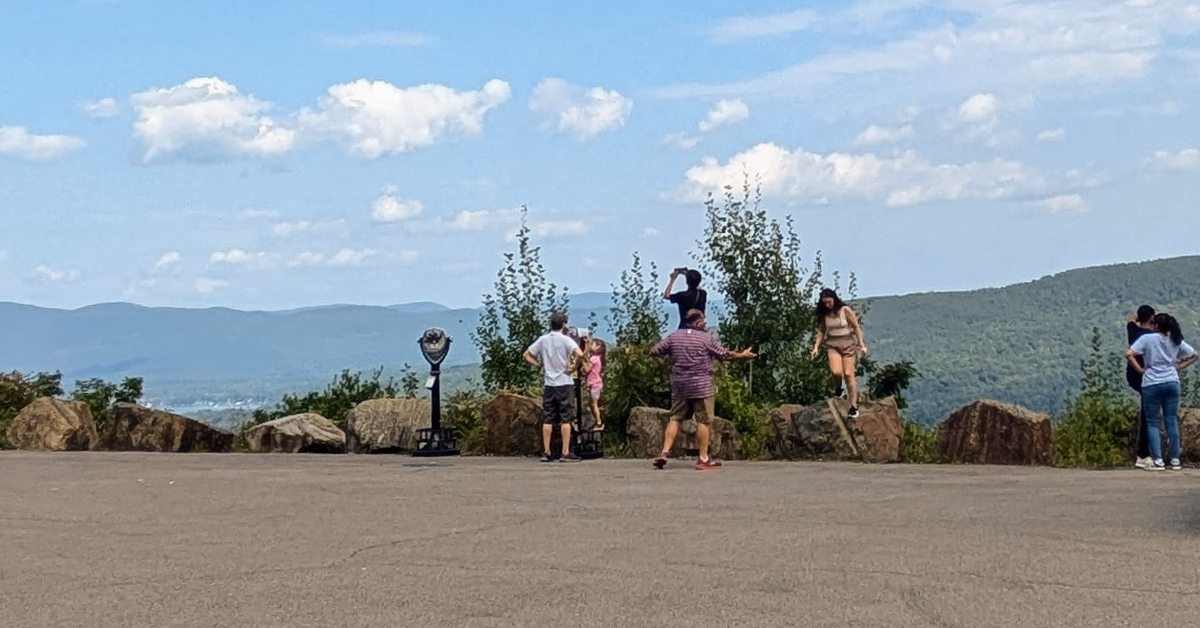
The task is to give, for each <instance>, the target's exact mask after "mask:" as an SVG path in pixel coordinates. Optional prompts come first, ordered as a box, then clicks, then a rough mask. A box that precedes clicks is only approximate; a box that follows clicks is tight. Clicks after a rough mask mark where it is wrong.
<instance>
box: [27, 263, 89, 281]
mask: <svg viewBox="0 0 1200 628" xmlns="http://www.w3.org/2000/svg"><path fill="white" fill-rule="evenodd" d="M33 274H34V275H35V276H37V277H38V278H40V279H43V280H45V281H48V282H50V283H63V282H67V281H74V280H75V278H76V277H78V276H79V273H77V272H76V271H74V270H58V269H54V268H50V267H49V266H46V265H45V264H38V266H37V267H36V268H34V269H33Z"/></svg>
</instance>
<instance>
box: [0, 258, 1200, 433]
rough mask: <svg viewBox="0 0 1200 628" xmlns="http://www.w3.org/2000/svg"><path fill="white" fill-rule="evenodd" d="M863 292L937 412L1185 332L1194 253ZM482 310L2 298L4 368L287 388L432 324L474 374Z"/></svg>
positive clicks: (889, 344)
mask: <svg viewBox="0 0 1200 628" xmlns="http://www.w3.org/2000/svg"><path fill="white" fill-rule="evenodd" d="M867 302H868V311H867V314H866V317H865V323H866V329H867V335H868V341H869V342H870V344H871V348H872V351H873V353H874V356H875V357H876V358H877V359H878V360H880V361H892V360H897V359H910V360H913V361H914V362H915V363H916V365H917V367H918V369H919V370H920V371H921V373H922V374H923V377H922V378H921V379H920V380H918V381H917V382H916V384H915V385H914V387H913V390H912V391H911V394H910V398H911V399H910V402H911V404H912V405H911V408H910V410H909V412H908V414H909V415H910V416H913V417H915V418H918V419H920V420H924V421H933V420H937V419H940V418H941V417H942V416H944V415H945V413H946V412H948V411H949V410H951V409H953V408H954V407H956V406H957V405H959V404H962V403H965V402H968V401H971V400H973V399H976V398H980V397H994V398H998V399H1002V400H1005V401H1011V402H1015V403H1020V404H1023V405H1027V406H1029V407H1032V408H1035V409H1041V410H1047V411H1057V410H1059V409H1061V408H1062V407H1063V405H1064V404H1065V403H1066V401H1067V399H1068V398H1069V397H1070V395H1071V394H1073V393H1074V391H1075V387H1076V386H1077V385H1078V381H1079V374H1078V366H1079V361H1080V360H1081V359H1082V358H1083V357H1084V356H1085V355H1086V352H1087V341H1088V337H1089V332H1090V329H1091V327H1092V326H1094V325H1095V326H1100V327H1101V328H1102V329H1103V330H1104V332H1105V339H1106V342H1107V345H1106V347H1107V349H1108V350H1110V351H1111V352H1112V355H1113V359H1114V360H1117V359H1118V356H1119V352H1120V349H1121V343H1122V341H1123V331H1122V329H1123V328H1122V324H1123V320H1124V317H1125V316H1126V314H1127V312H1128V311H1129V310H1130V309H1132V308H1133V307H1136V306H1137V305H1138V304H1139V303H1143V302H1145V303H1151V304H1154V305H1156V306H1161V307H1163V308H1164V309H1167V310H1170V311H1172V312H1174V313H1176V315H1177V316H1178V317H1179V318H1180V321H1181V322H1182V323H1183V325H1184V333H1185V334H1188V333H1195V331H1196V330H1197V320H1198V319H1200V315H1198V313H1200V256H1197V257H1182V258H1174V259H1168V260H1159V261H1154V262H1145V263H1139V264H1121V265H1114V266H1103V267H1094V268H1085V269H1079V270H1072V271H1068V272H1064V273H1060V274H1057V275H1054V276H1050V277H1045V278H1042V279H1039V280H1037V281H1032V282H1028V283H1022V284H1017V285H1013V286H1008V287H1004V288H991V289H984V290H972V291H966V292H944V293H927V294H912V295H905V296H894V297H878V298H872V299H868V300H867ZM610 303H611V295H609V294H606V293H586V294H579V295H573V296H572V297H571V311H572V319H573V322H575V323H578V324H581V325H583V324H587V323H588V322H589V321H590V320H595V321H596V322H597V323H599V325H600V330H599V333H600V334H601V335H608V333H607V331H608V330H607V329H606V326H605V325H604V316H605V314H607V312H608V307H609V304H610ZM673 316H674V313H673V312H672V317H673ZM478 317H479V311H478V310H477V309H452V308H448V307H446V306H443V305H440V304H438V303H430V302H420V303H406V304H401V305H394V306H390V307H384V306H363V305H328V306H319V307H308V308H300V309H293V310H286V311H278V312H261V311H239V310H232V309H227V308H209V309H182V308H157V307H155V308H151V307H143V306H138V305H131V304H128V303H108V304H101V305H93V306H88V307H84V308H80V309H77V310H59V309H50V308H41V307H35V306H30V305H20V304H15V303H0V369H3V370H12V369H17V370H21V371H38V370H50V371H53V370H61V371H62V372H63V374H64V380H66V381H67V382H68V383H69V382H71V381H72V380H75V379H82V378H86V377H102V378H105V379H110V380H113V379H119V378H121V377H124V376H129V375H136V376H141V377H144V378H145V380H146V392H147V398H148V399H151V400H154V401H156V402H158V403H160V404H167V405H176V406H186V405H195V404H197V403H200V402H208V403H212V402H221V401H227V400H249V401H252V402H254V401H263V400H272V401H273V400H275V399H277V398H278V397H279V395H280V394H282V393H283V392H289V391H302V390H308V389H309V388H311V387H314V386H320V385H322V384H323V383H324V382H327V381H328V380H329V379H330V378H331V376H332V375H334V374H336V373H337V372H339V371H341V370H342V369H345V368H349V369H352V370H368V369H371V368H375V367H378V366H384V367H386V368H387V369H388V371H389V372H391V373H395V372H397V371H398V369H399V368H400V366H401V365H402V364H403V363H405V362H407V363H409V364H412V365H413V366H414V367H417V369H418V370H422V369H423V368H424V365H425V363H424V360H423V359H422V358H421V355H420V351H419V350H418V348H417V344H416V342H417V337H418V336H419V335H420V333H421V331H422V330H423V329H425V328H427V327H435V326H436V327H443V328H445V329H446V331H447V332H448V333H449V334H450V336H451V337H452V338H454V345H453V347H452V349H451V351H450V355H449V357H448V358H447V361H446V364H447V365H448V366H456V367H458V368H456V369H454V373H455V374H456V375H455V376H456V377H459V378H467V377H470V376H472V375H474V374H475V373H477V369H476V368H473V367H471V365H473V364H476V363H477V362H478V355H477V354H476V352H475V348H474V346H473V344H472V343H471V340H470V330H473V329H474V327H475V325H476V324H477V322H478ZM67 387H68V388H69V385H68V386H67Z"/></svg>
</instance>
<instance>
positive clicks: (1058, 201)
mask: <svg viewBox="0 0 1200 628" xmlns="http://www.w3.org/2000/svg"><path fill="white" fill-rule="evenodd" d="M1036 204H1037V205H1038V206H1040V207H1041V208H1043V209H1045V210H1046V211H1048V212H1050V213H1052V214H1082V213H1086V212H1087V211H1088V204H1087V201H1085V200H1084V199H1083V197H1082V196H1080V195H1078V194H1059V195H1058V196H1051V197H1050V198H1046V199H1042V200H1040V201H1038V202H1037V203H1036Z"/></svg>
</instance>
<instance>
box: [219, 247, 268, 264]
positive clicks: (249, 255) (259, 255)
mask: <svg viewBox="0 0 1200 628" xmlns="http://www.w3.org/2000/svg"><path fill="white" fill-rule="evenodd" d="M272 258H273V256H272V255H271V254H270V253H266V252H264V251H257V252H254V251H245V250H242V249H229V250H228V251H214V252H213V253H212V254H211V255H209V256H208V261H210V262H212V263H214V264H228V265H230V266H247V267H256V268H262V267H265V266H267V265H269V264H270V262H271V260H272Z"/></svg>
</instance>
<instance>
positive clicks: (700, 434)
mask: <svg viewBox="0 0 1200 628" xmlns="http://www.w3.org/2000/svg"><path fill="white" fill-rule="evenodd" d="M708 438H709V431H708V424H706V423H697V424H696V446H697V447H699V449H700V459H701V460H708V459H709V457H708Z"/></svg>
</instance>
